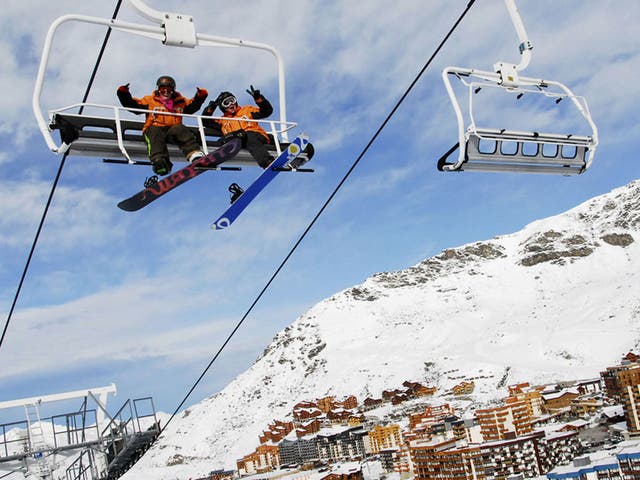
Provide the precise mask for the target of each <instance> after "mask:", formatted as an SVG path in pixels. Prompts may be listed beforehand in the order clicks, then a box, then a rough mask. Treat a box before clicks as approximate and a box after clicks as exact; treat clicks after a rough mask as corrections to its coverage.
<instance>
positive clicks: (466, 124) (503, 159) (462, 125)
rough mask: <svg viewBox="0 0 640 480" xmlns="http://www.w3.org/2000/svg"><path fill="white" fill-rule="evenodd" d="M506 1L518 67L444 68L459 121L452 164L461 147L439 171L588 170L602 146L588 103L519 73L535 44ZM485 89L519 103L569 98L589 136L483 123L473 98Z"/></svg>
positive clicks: (565, 172)
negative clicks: (458, 89) (459, 91)
mask: <svg viewBox="0 0 640 480" xmlns="http://www.w3.org/2000/svg"><path fill="white" fill-rule="evenodd" d="M505 4H506V6H507V9H508V11H509V14H510V16H511V20H512V22H513V24H514V27H515V29H516V32H517V33H518V37H519V39H520V41H521V43H520V45H519V50H520V54H521V61H520V63H519V64H517V65H515V64H511V63H508V62H502V61H500V62H496V63H495V64H494V71H493V72H489V71H483V70H477V69H472V68H461V67H453V66H451V67H447V68H445V69H444V70H443V72H442V79H443V81H444V84H445V88H446V90H447V93H448V95H449V98H450V100H451V103H452V105H453V108H454V111H455V114H456V119H457V122H458V143H457V147H458V149H459V152H458V158H457V160H456V161H453V162H447V158H448V157H449V156H450V155H451V154H452V153H453V152H454V151H455V150H456V148H455V147H456V146H455V145H454V147H453V148H452V149H450V150H449V151H448V152H447V153H446V154H445V155H444V156H443V157H441V158H440V160H439V161H438V169H439V170H442V171H463V170H476V171H487V172H516V173H551V174H561V175H575V174H579V173H583V172H584V171H586V170H587V169H588V168H589V166H590V165H591V162H592V161H593V156H594V154H595V150H596V146H597V144H598V130H597V127H596V125H595V123H594V122H593V120H592V118H591V114H590V112H589V108H588V106H587V103H586V101H585V99H584V98H582V97H578V96H576V95H574V93H573V92H572V91H571V90H570V89H569V88H568V87H567V86H566V85H564V84H562V83H560V82H556V81H551V80H544V79H541V78H531V77H524V76H522V75H520V71H522V70H523V69H524V68H526V67H527V66H528V64H529V61H530V59H531V49H532V46H531V43H530V42H529V40H528V38H527V34H526V31H525V29H524V25H523V23H522V20H521V18H520V15H519V13H518V10H517V8H516V6H515V2H514V0H505ZM452 78H453V79H456V80H459V81H460V82H462V84H463V85H464V86H465V87H466V90H467V91H468V96H469V98H468V108H467V110H468V114H467V118H465V115H463V112H462V108H461V106H460V102H459V101H458V98H457V96H456V93H455V89H454V88H453V86H452V84H451V79H452ZM485 87H489V88H497V89H500V90H502V91H503V92H507V93H509V94H512V95H513V98H514V99H516V101H517V99H519V98H521V97H522V96H523V95H544V96H546V97H550V98H552V99H554V100H555V103H558V102H560V101H562V100H565V99H566V100H567V101H569V102H570V103H571V104H572V105H573V106H574V107H575V109H577V110H578V112H579V113H580V114H581V116H582V118H583V119H584V121H585V122H586V124H587V126H588V128H589V129H590V135H578V134H575V133H557V132H541V131H522V130H518V129H515V128H508V125H488V126H487V125H481V126H478V125H477V124H476V119H475V118H474V97H475V95H476V94H477V93H478V92H479V91H480V90H482V89H483V88H485ZM483 147H484V148H483Z"/></svg>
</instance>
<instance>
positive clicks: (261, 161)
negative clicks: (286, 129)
mask: <svg viewBox="0 0 640 480" xmlns="http://www.w3.org/2000/svg"><path fill="white" fill-rule="evenodd" d="M246 134H247V139H246V141H245V145H244V147H245V148H246V149H247V150H249V153H251V156H252V157H253V158H254V160H255V161H256V162H258V165H260V166H261V167H262V168H267V167H268V166H269V165H270V164H271V162H272V161H273V157H272V156H271V154H270V153H269V150H268V149H267V145H269V140H268V139H267V138H266V137H265V136H264V135H262V134H260V133H258V132H252V131H248V132H246Z"/></svg>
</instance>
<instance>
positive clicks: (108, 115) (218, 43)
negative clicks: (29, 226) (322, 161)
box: [32, 0, 306, 168]
mask: <svg viewBox="0 0 640 480" xmlns="http://www.w3.org/2000/svg"><path fill="white" fill-rule="evenodd" d="M127 3H128V4H129V5H130V6H131V7H133V8H134V9H135V10H136V11H137V12H138V13H139V14H141V15H142V16H143V17H145V18H146V19H148V20H150V21H152V22H154V23H157V24H158V25H143V24H136V23H130V22H123V21H119V20H112V19H103V18H98V17H90V16H85V15H74V14H71V15H64V16H62V17H59V18H57V19H56V20H55V21H54V22H53V23H52V24H51V26H50V27H49V31H48V33H47V36H46V39H45V43H44V48H43V54H42V58H41V60H40V66H39V69H38V74H37V78H36V83H35V88H34V91H33V98H32V108H33V112H34V115H35V117H36V120H37V123H38V127H39V129H40V131H41V132H42V135H43V137H44V140H45V142H46V143H47V146H48V147H49V149H50V150H51V151H52V152H54V153H57V154H63V153H67V154H69V155H79V156H88V157H102V158H103V159H105V161H108V162H112V163H113V162H115V163H128V164H148V156H147V146H146V143H145V141H144V138H143V135H142V127H143V125H144V122H142V121H139V120H129V119H124V118H122V115H123V113H124V112H125V111H133V110H135V109H125V108H123V107H120V106H113V105H102V104H96V103H77V104H73V105H69V106H64V107H61V108H58V109H55V110H51V111H50V112H49V115H48V120H45V114H44V112H43V110H42V108H41V105H40V100H41V94H42V87H43V84H44V81H45V74H46V70H47V64H48V62H49V55H50V52H51V49H52V45H53V39H54V36H55V34H56V32H57V31H58V28H59V27H60V26H61V25H62V24H64V23H66V22H72V21H75V22H81V23H89V24H95V25H104V26H107V27H110V28H112V29H114V30H118V31H124V32H127V33H132V34H135V35H139V36H143V37H147V38H152V39H154V40H160V41H161V42H162V44H163V45H166V46H176V47H184V48H194V47H196V46H213V47H245V48H253V49H258V50H264V51H268V52H270V53H272V54H273V56H274V57H275V59H276V61H277V66H278V105H279V113H280V118H279V120H253V121H255V122H258V123H260V124H262V126H263V128H264V129H265V130H266V131H267V133H269V134H270V135H271V136H272V137H273V139H274V145H273V147H272V148H273V150H274V151H275V153H277V154H280V153H281V151H282V149H283V148H286V146H287V145H288V144H289V140H288V133H289V131H291V130H292V129H294V128H295V127H296V126H297V124H296V123H293V122H289V121H287V114H286V94H285V73H284V64H283V61H282V57H281V55H280V53H279V52H278V51H277V50H276V49H275V48H274V47H272V46H270V45H267V44H264V43H256V42H250V41H246V40H240V39H232V38H225V37H220V36H214V35H208V34H204V33H198V32H196V28H195V23H194V21H193V17H191V16H188V15H182V14H178V13H169V12H160V11H157V10H154V9H152V8H150V7H148V6H147V5H146V4H145V3H144V2H143V0H127ZM114 95H115V93H114ZM85 107H86V108H90V109H91V110H92V111H100V112H104V113H101V114H100V115H97V116H96V115H89V114H86V113H82V114H80V113H73V112H72V110H75V109H79V108H85ZM167 114H168V113H167ZM168 115H169V114H168ZM174 115H180V116H182V117H184V120H185V121H184V123H185V125H187V127H188V128H190V129H191V130H192V131H193V132H194V134H195V135H196V138H198V139H199V140H200V143H201V145H202V149H203V151H204V152H205V153H209V152H210V151H211V150H213V149H215V148H217V147H219V146H220V144H221V142H220V138H219V137H217V136H215V134H214V133H213V131H212V130H210V129H208V128H206V127H204V125H203V123H202V117H201V116H199V115H186V114H174ZM213 118H220V117H213ZM188 122H189V123H190V124H188ZM56 130H57V131H59V133H60V139H61V140H60V142H57V141H56V140H54V138H53V132H54V131H56ZM168 149H169V154H170V156H171V160H172V161H174V162H177V161H185V158H184V155H183V154H182V153H181V152H180V150H179V148H178V147H177V146H174V145H168ZM302 156H303V157H304V156H306V154H303V155H302ZM228 163H229V164H231V165H252V166H253V165H256V162H255V161H254V160H253V158H252V157H251V155H250V154H249V152H248V151H246V150H242V151H241V152H240V153H239V154H238V155H237V156H236V157H235V158H234V159H233V160H232V161H230V162H228ZM225 165H226V163H225ZM220 168H227V167H220Z"/></svg>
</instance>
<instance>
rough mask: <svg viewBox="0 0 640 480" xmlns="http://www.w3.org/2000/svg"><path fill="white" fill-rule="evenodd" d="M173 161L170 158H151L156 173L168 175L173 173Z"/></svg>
mask: <svg viewBox="0 0 640 480" xmlns="http://www.w3.org/2000/svg"><path fill="white" fill-rule="evenodd" d="M172 167H173V163H171V160H169V159H168V158H159V159H157V160H151V168H152V170H153V173H155V174H156V175H168V174H170V173H171V168H172Z"/></svg>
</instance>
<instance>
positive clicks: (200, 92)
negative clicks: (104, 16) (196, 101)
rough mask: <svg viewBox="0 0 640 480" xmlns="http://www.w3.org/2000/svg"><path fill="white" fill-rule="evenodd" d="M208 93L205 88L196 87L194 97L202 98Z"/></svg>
mask: <svg viewBox="0 0 640 480" xmlns="http://www.w3.org/2000/svg"><path fill="white" fill-rule="evenodd" d="M207 95H209V92H207V90H206V89H205V88H196V98H201V99H202V100H204V99H205V98H207Z"/></svg>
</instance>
